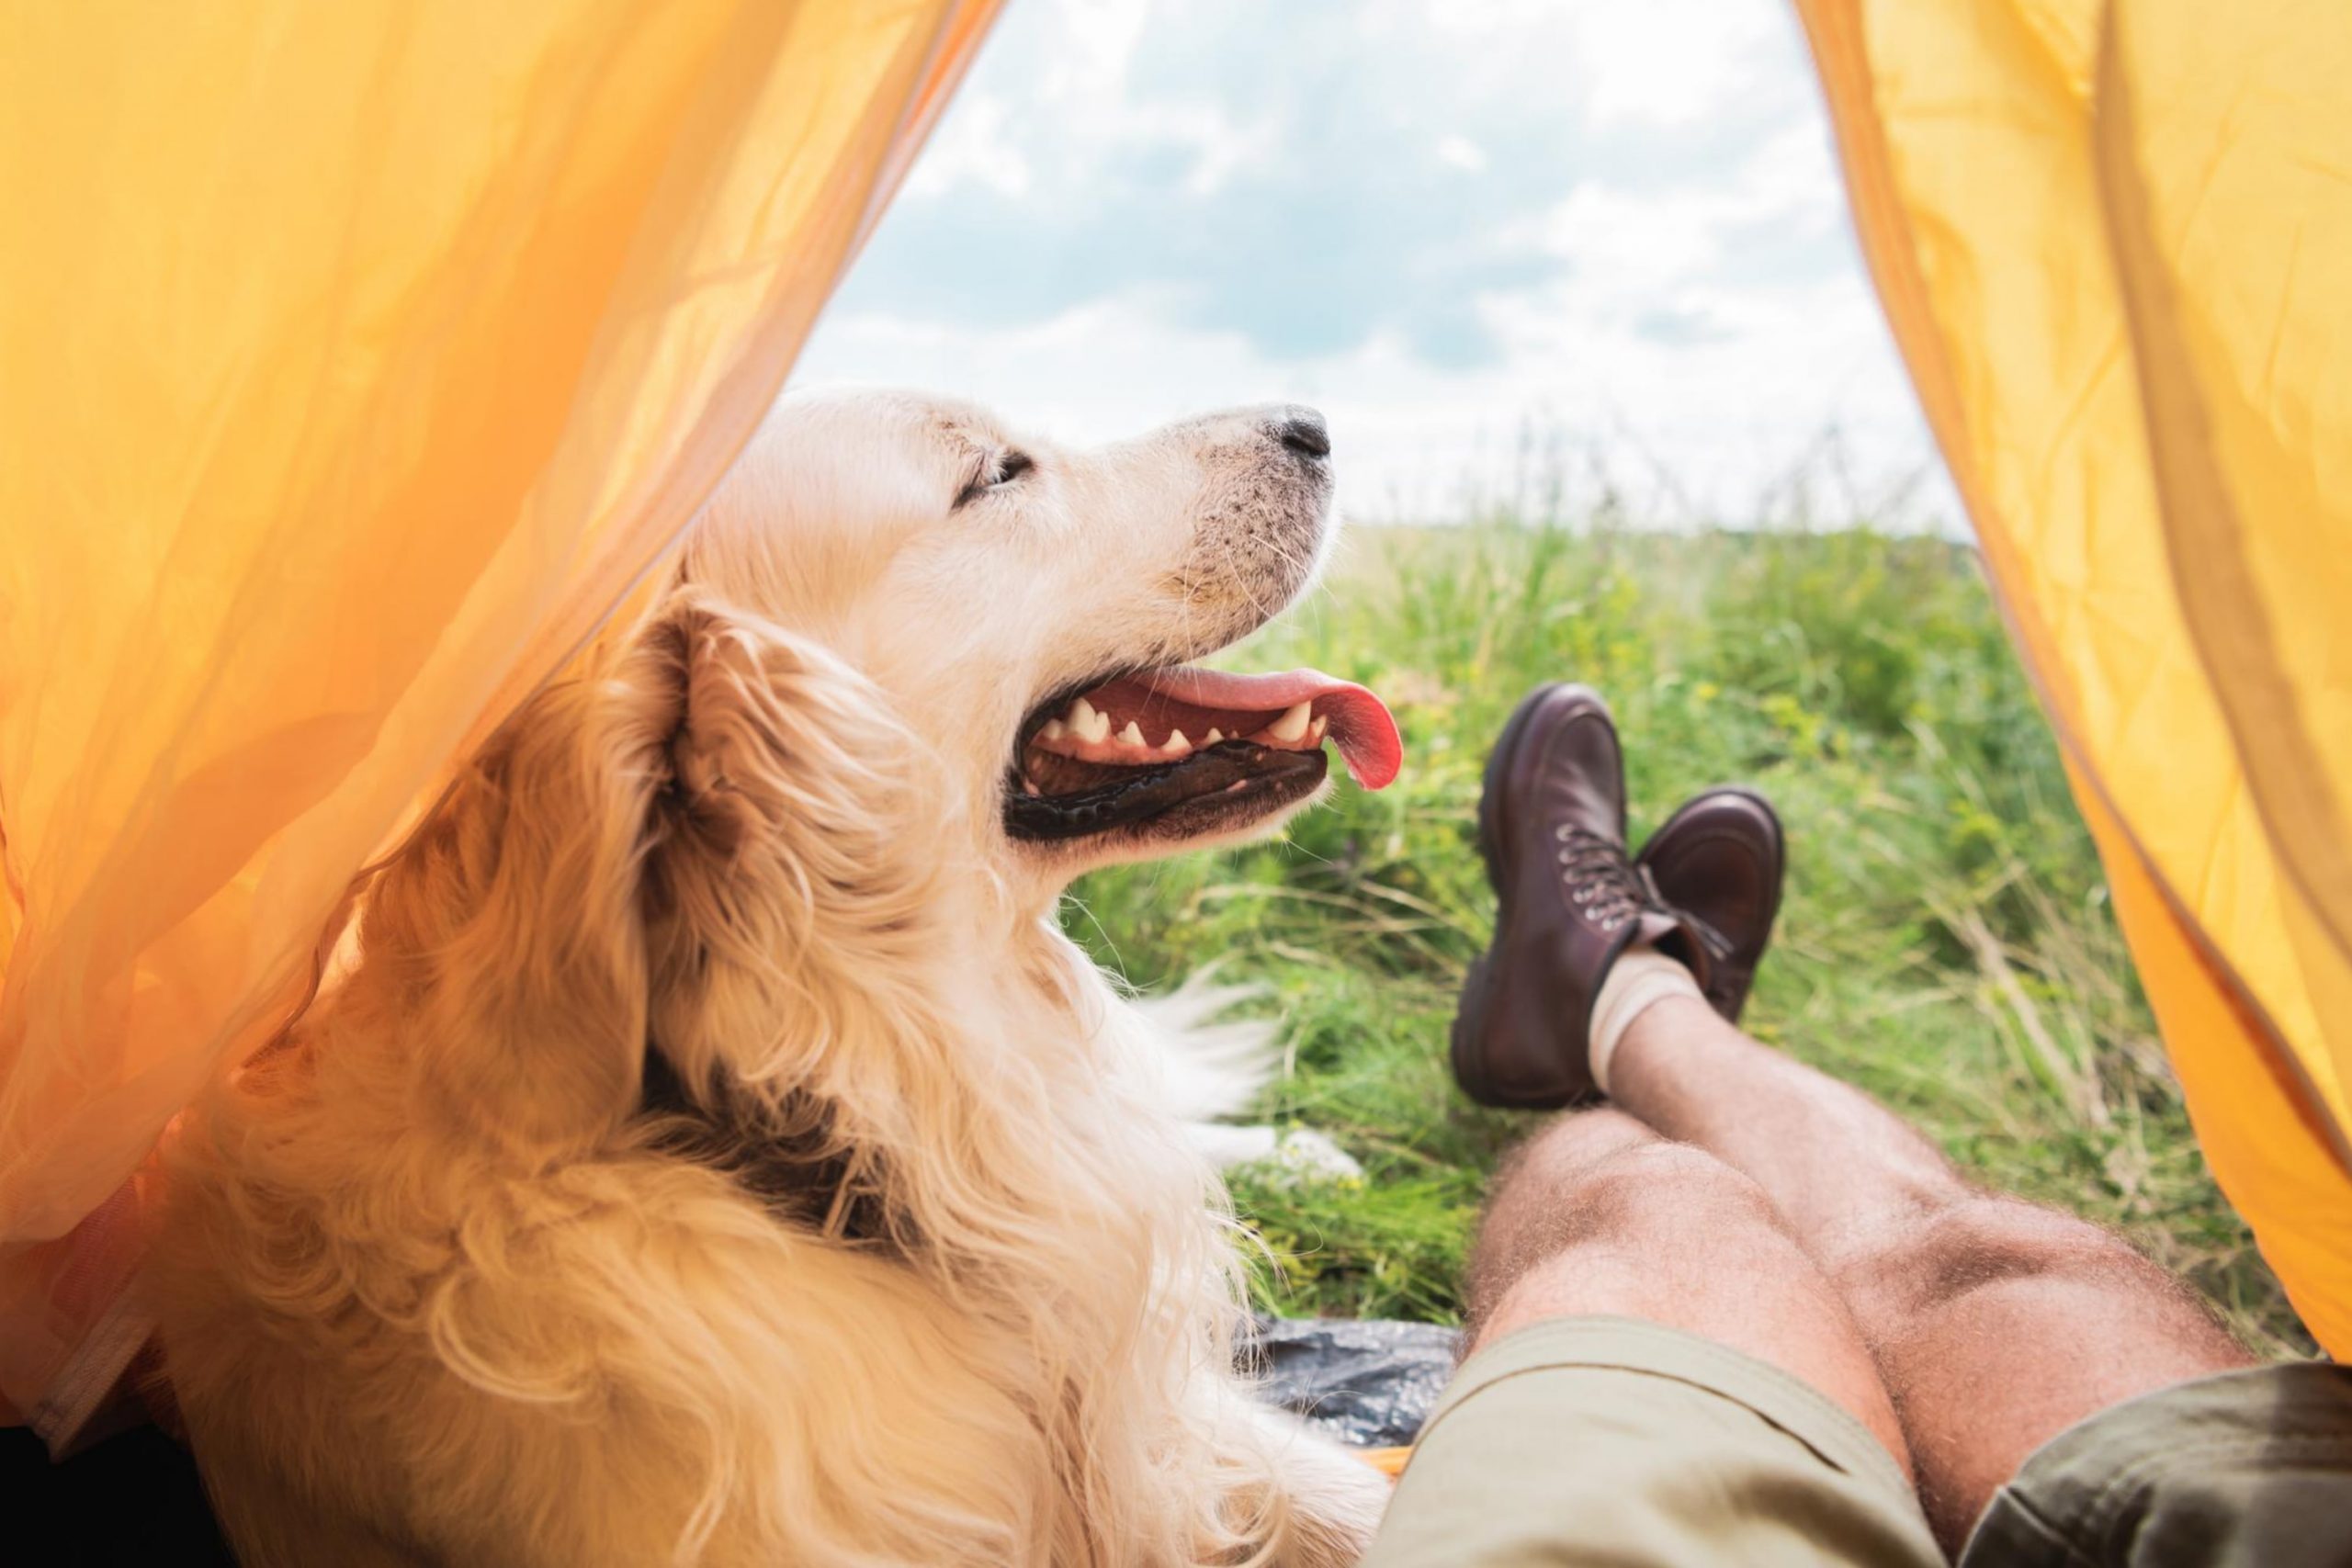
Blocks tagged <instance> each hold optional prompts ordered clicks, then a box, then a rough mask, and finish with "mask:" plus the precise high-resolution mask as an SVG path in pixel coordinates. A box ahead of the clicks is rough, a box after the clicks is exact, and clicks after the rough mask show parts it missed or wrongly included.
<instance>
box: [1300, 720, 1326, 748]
mask: <svg viewBox="0 0 2352 1568" xmlns="http://www.w3.org/2000/svg"><path fill="white" fill-rule="evenodd" d="M1329 728H1331V721H1330V720H1329V719H1328V718H1318V719H1317V720H1316V721H1315V722H1314V723H1313V724H1311V725H1309V726H1308V727H1307V729H1306V738H1307V739H1309V740H1312V741H1314V742H1315V744H1317V746H1320V745H1322V744H1323V736H1324V733H1325V732H1326V731H1327V730H1329Z"/></svg>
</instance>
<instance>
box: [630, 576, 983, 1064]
mask: <svg viewBox="0 0 2352 1568" xmlns="http://www.w3.org/2000/svg"><path fill="white" fill-rule="evenodd" d="M648 648H649V651H650V652H658V654H659V656H660V657H662V659H664V660H667V661H669V662H670V663H671V664H672V666H673V668H674V670H675V671H676V674H677V678H678V679H679V680H680V681H681V682H683V684H684V691H685V706H684V723H683V725H682V726H681V728H679V730H678V733H677V734H676V736H675V737H674V738H673V740H672V742H671V746H670V757H671V763H672V767H673V775H674V784H673V788H672V789H671V790H670V791H669V792H668V794H667V795H665V796H664V798H663V799H662V801H661V802H659V803H658V804H657V816H658V817H659V818H660V822H661V826H660V829H659V831H658V833H657V834H656V835H655V837H654V839H653V840H652V842H651V844H650V852H649V854H648V858H647V863H646V868H645V876H644V897H645V911H646V933H647V938H646V940H647V956H648V964H649V973H650V980H651V995H650V1034H651V1037H652V1040H653V1042H654V1043H656V1044H657V1045H658V1047H659V1048H660V1049H661V1050H662V1053H663V1055H664V1056H665V1058H666V1059H667V1061H668V1063H669V1065H670V1066H671V1067H672V1069H673V1071H675V1072H676V1074H677V1075H678V1077H679V1079H680V1080H681V1082H682V1083H683V1084H684V1087H685V1088H686V1090H687V1092H688V1093H689V1094H691V1095H693V1096H695V1098H696V1099H698V1100H703V1101H704V1102H705V1103H710V1102H711V1101H712V1100H714V1099H715V1098H716V1097H717V1096H718V1093H719V1092H720V1091H721V1089H727V1090H729V1091H731V1092H734V1093H737V1094H739V1095H744V1094H748V1095H749V1096H750V1097H752V1099H753V1100H764V1101H766V1102H767V1103H768V1104H769V1105H770V1106H771V1107H780V1106H781V1105H782V1104H783V1103H784V1102H785V1101H786V1100H787V1099H788V1098H789V1097H790V1096H791V1095H792V1093H793V1092H794V1091H795V1090H796V1089H800V1088H802V1087H804V1085H805V1084H806V1083H807V1082H808V1080H809V1078H810V1077H811V1076H812V1075H819V1076H821V1066H820V1065H821V1064H822V1063H823V1062H824V1060H825V1058H826V1057H827V1055H828V1053H829V1050H830V1048H831V1047H833V1046H835V1045H838V1044H839V1043H840V1041H841V1039H842V1035H843V1034H844V1032H847V1031H848V1028H849V1023H848V1021H847V1020H846V1019H845V1018H844V1013H845V1011H846V1010H854V1009H855V1008H857V1007H859V1006H862V1005H864V1004H867V1003H881V1004H883V1005H887V999H886V998H887V996H888V993H889V992H890V991H891V990H892V988H893V987H894V985H895V983H896V982H894V981H893V980H892V979H891V978H890V976H893V975H894V974H899V973H903V972H905V971H906V970H908V969H910V968H917V969H919V968H920V967H921V959H922V948H923V947H924V946H925V945H926V942H928V940H929V936H928V933H929V931H930V927H931V922H932V921H933V919H935V918H936V910H935V908H934V907H933V882H934V876H935V872H936V863H937V854H936V852H935V849H934V847H933V844H932V843H931V841H930V835H931V834H932V833H933V831H935V830H936V825H937V818H938V817H939V816H940V811H939V809H938V808H939V807H941V806H942V805H943V804H944V803H941V802H933V803H931V804H932V807H933V809H932V810H930V811H928V812H926V811H924V810H922V808H921V807H922V800H921V797H920V796H919V794H918V791H917V787H916V786H917V772H916V761H917V757H918V747H917V744H916V742H915V739H914V738H913V736H912V735H911V734H910V732H909V730H908V729H907V728H905V727H904V726H903V725H902V724H901V723H900V722H899V719H898V718H897V717H896V716H895V715H894V714H893V712H892V709H891V706H890V705H889V703H888V700H887V699H886V698H885V696H884V694H882V693H881V692H880V691H879V690H878V689H877V688H876V686H875V685H874V684H873V682H870V681H868V680H867V679H866V678H865V676H864V675H862V674H860V673H859V672H858V671H855V670H854V669H853V668H851V667H850V666H849V665H847V664H845V663H844V662H842V660H840V659H839V658H837V657H836V656H835V655H834V654H832V653H831V651H830V650H829V649H825V648H824V647H823V646H821V645H820V644H818V643H816V642H814V641H811V640H809V639H807V638H804V637H798V636H796V635H795V634H792V633H790V632H787V631H786V630H784V629H783V628H782V627H779V626H774V625H771V624H769V623H766V622H763V621H761V620H759V619H757V618H755V617H752V616H748V615H743V614H741V613H740V612H737V611H733V610H731V609H729V608H728V607H726V606H725V605H723V604H718V603H717V602H715V601H712V600H710V599H708V598H707V597H704V596H700V595H697V594H695V593H694V592H691V591H689V592H685V593H683V594H681V595H680V596H679V597H678V598H676V599H674V600H673V602H672V604H670V606H669V607H668V608H667V610H666V611H665V612H664V613H663V615H662V616H661V618H660V619H659V620H658V621H657V622H656V623H655V625H654V626H653V627H652V628H651V630H650V639H649V644H648Z"/></svg>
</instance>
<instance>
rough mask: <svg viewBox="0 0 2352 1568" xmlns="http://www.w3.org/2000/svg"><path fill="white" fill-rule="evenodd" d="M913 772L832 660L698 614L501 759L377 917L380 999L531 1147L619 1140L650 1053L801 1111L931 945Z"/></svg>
mask: <svg viewBox="0 0 2352 1568" xmlns="http://www.w3.org/2000/svg"><path fill="white" fill-rule="evenodd" d="M914 755H915V747H914V744H913V741H912V739H911V737H910V734H909V733H908V731H907V730H906V729H905V728H903V727H902V726H901V725H899V723H898V721H897V720H896V719H895V718H893V717H892V716H890V712H889V708H888V705H887V704H886V703H885V702H884V701H883V700H882V698H881V695H880V694H879V693H878V692H877V691H876V689H875V687H874V686H873V684H872V683H871V682H868V681H867V680H865V677H863V676H861V675H860V674H858V673H857V672H856V671H854V670H853V669H851V668H850V667H849V666H847V665H846V664H844V663H842V661H841V660H839V659H838V658H836V657H835V656H833V655H832V654H831V652H829V651H828V650H826V649H824V648H822V647H821V646H820V645H818V644H816V643H814V642H812V641H809V639H806V638H803V637H797V636H796V635H794V634H792V633H790V632H787V631H786V630H785V629H784V628H782V627H779V626H774V625H772V624H770V623H768V622H765V621H763V620H761V619H759V618H758V617H757V616H754V615H749V614H746V613H745V612H742V611H741V610H738V609H735V608H734V607H732V606H730V605H728V604H724V603H723V602H720V601H718V600H717V599H715V598H713V597H711V596H710V595H708V594H707V593H705V592H701V591H698V590H695V589H683V590H680V591H678V592H675V593H673V595H672V596H671V597H670V598H668V599H667V600H666V601H664V602H663V603H662V604H661V605H660V606H658V607H657V608H656V609H655V610H654V611H653V612H651V613H650V615H648V616H647V617H646V618H645V619H644V620H642V621H640V622H639V624H638V625H637V626H635V627H633V628H632V629H631V630H629V631H628V632H627V633H625V634H622V635H621V636H619V637H617V638H616V639H615V640H614V641H612V642H611V643H609V644H608V645H606V648H605V649H604V650H603V651H602V652H601V653H600V654H599V655H597V656H596V657H594V658H593V659H592V660H589V662H588V668H587V671H586V672H585V673H583V674H582V675H581V676H579V677H578V678H576V679H572V680H568V681H565V682H560V683H559V684H557V685H555V686H552V687H550V688H548V690H547V691H545V692H542V693H541V694H538V695H537V697H535V698H533V699H532V701H531V702H530V703H528V704H527V705H525V706H524V708H522V709H521V710H520V711H519V712H518V713H516V714H515V716H514V717H513V718H512V719H511V720H509V721H508V723H507V724H505V725H504V726H503V727H502V728H501V729H500V730H499V732H498V734H497V735H496V736H494V737H493V738H492V740H491V742H490V743H489V745H487V746H486V747H485V748H484V750H483V751H482V753H481V756H480V757H479V758H477V759H476V761H475V762H474V764H473V765H472V767H471V768H469V770H468V772H467V773H466V775H465V776H464V777H463V778H461V779H460V780H459V781H458V784H456V786H454V787H453V789H452V790H451V791H450V793H449V795H448V796H447V798H446V799H445V800H443V802H442V803H441V804H440V805H439V806H438V807H435V811H434V812H433V814H432V815H431V817H430V818H428V819H427V821H426V823H425V824H424V827H423V828H422V829H420V830H419V832H418V833H417V834H416V835H415V836H414V837H413V839H412V840H411V841H410V843H409V844H408V845H407V847H406V848H405V849H403V851H402V852H401V853H400V854H399V855H398V856H397V857H395V859H394V860H393V862H392V863H391V864H390V866H388V867H387V868H386V870H385V872H384V874H383V875H382V876H381V877H380V878H379V880H378V882H377V884H376V886H375V887H374V888H373V889H372V890H371V891H370V893H369V895H368V905H367V914H366V924H365V926H364V928H363V953H364V954H365V958H366V967H365V968H364V969H363V971H362V976H363V979H362V981H360V982H355V983H369V984H373V985H375V986H376V987H390V992H389V993H386V992H385V991H383V990H381V989H379V992H378V993H377V995H378V997H379V1001H378V1004H377V1005H379V1007H381V1008H384V1009H387V1010H390V1011H391V1014H392V1016H393V1017H394V1018H396V1019H397V1021H398V1027H399V1028H401V1030H402V1032H404V1033H406V1034H408V1035H409V1037H410V1038H411V1040H412V1041H413V1048H412V1056H413V1067H414V1069H415V1071H416V1072H417V1073H418V1074H419V1075H420V1077H421V1083H420V1091H421V1092H423V1093H424V1094H426V1095H428V1096H430V1097H432V1098H433V1099H434V1100H435V1102H436V1114H437V1115H438V1116H439V1117H440V1118H442V1119H445V1120H454V1121H455V1122H456V1123H457V1124H459V1125H465V1126H469V1127H471V1128H474V1129H476V1130H478V1131H479V1132H480V1133H481V1134H486V1135H487V1136H489V1137H491V1138H492V1139H493V1140H495V1141H498V1142H501V1143H503V1144H506V1145H509V1146H515V1147H520V1148H525V1149H532V1150H551V1149H558V1148H561V1147H565V1146H578V1145H581V1144H582V1143H588V1142H594V1141H595V1140H597V1139H599V1138H602V1137H604V1136H605V1135H608V1134H609V1133H610V1132H611V1130H612V1129H613V1128H614V1127H615V1126H616V1125H617V1124H618V1123H619V1122H621V1121H622V1120H623V1119H625V1118H627V1117H628V1115H629V1114H631V1113H632V1112H633V1111H635V1110H636V1108H637V1105H638V1102H639V1096H640V1094H641V1092H642V1088H643V1072H644V1059H645V1052H646V1050H647V1047H648V1045H649V1043H652V1044H655V1045H657V1046H658V1047H659V1048H660V1049H662V1051H663V1053H664V1055H665V1056H666V1057H667V1059H668V1061H669V1064H670V1066H672V1068H673V1070H674V1071H675V1072H676V1073H677V1075H678V1077H680V1078H681V1080H682V1081H683V1082H684V1084H685V1086H686V1087H687V1089H688V1090H689V1092H691V1093H694V1094H695V1095H696V1096H697V1097H698V1098H704V1099H706V1100H707V1099H709V1098H711V1097H713V1096H715V1094H716V1092H717V1090H718V1087H719V1085H720V1084H721V1082H722V1080H723V1081H725V1082H726V1083H728V1084H729V1085H731V1086H734V1087H737V1088H739V1089H750V1090H751V1091H752V1094H753V1095H754V1096H755V1097H759V1098H765V1099H768V1100H770V1101H771V1102H772V1103H774V1102H780V1101H781V1100H783V1099H784V1098H785V1097H786V1095H788V1094H789V1093H790V1091H791V1090H792V1089H795V1088H797V1087H798V1085H799V1080H800V1079H801V1077H803V1076H805V1075H806V1073H807V1072H808V1070H809V1063H810V1061H811V1060H812V1059H815V1058H818V1057H821V1056H822V1055H823V1053H824V1050H825V1046H826V1043H827V1042H828V1041H829V1040H832V1039H835V1038H838V1036H839V1034H840V1032H841V1031H842V1023H841V1020H842V1015H843V1011H844V1009H845V1008H850V1007H852V1006H854V1004H855V1000H856V998H854V993H855V992H856V990H857V988H858V987H857V985H856V982H855V981H854V978H853V977H854V976H855V975H856V974H858V973H861V972H862V973H865V974H869V975H870V974H873V973H875V972H876V970H877V969H878V970H882V971H885V972H887V971H888V970H889V969H890V968H891V967H893V966H894V965H895V966H899V967H903V966H904V965H905V964H906V961H908V960H909V959H910V958H913V957H915V956H917V955H918V954H919V951H920V948H921V947H922V943H923V942H924V940H925V933H926V931H928V927H929V913H930V911H929V910H928V909H927V908H926V906H927V902H928V899H929V890H930V886H931V872H932V866H933V860H934V858H935V857H933V856H931V855H930V854H929V853H928V850H929V846H928V844H927V843H926V842H925V841H924V840H923V838H922V835H923V833H924V832H925V830H926V827H925V821H924V820H923V818H922V813H919V812H918V811H917V810H916V809H915V806H916V798H915V795H914V790H913V778H914V772H913V759H914ZM888 988H889V987H888V984H887V983H882V984H879V985H878V986H877V987H876V989H877V991H880V992H887V991H888ZM873 999H875V1000H876V1001H879V1002H882V1003H883V1005H888V1002H887V998H886V997H881V996H877V997H876V998H873Z"/></svg>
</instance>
